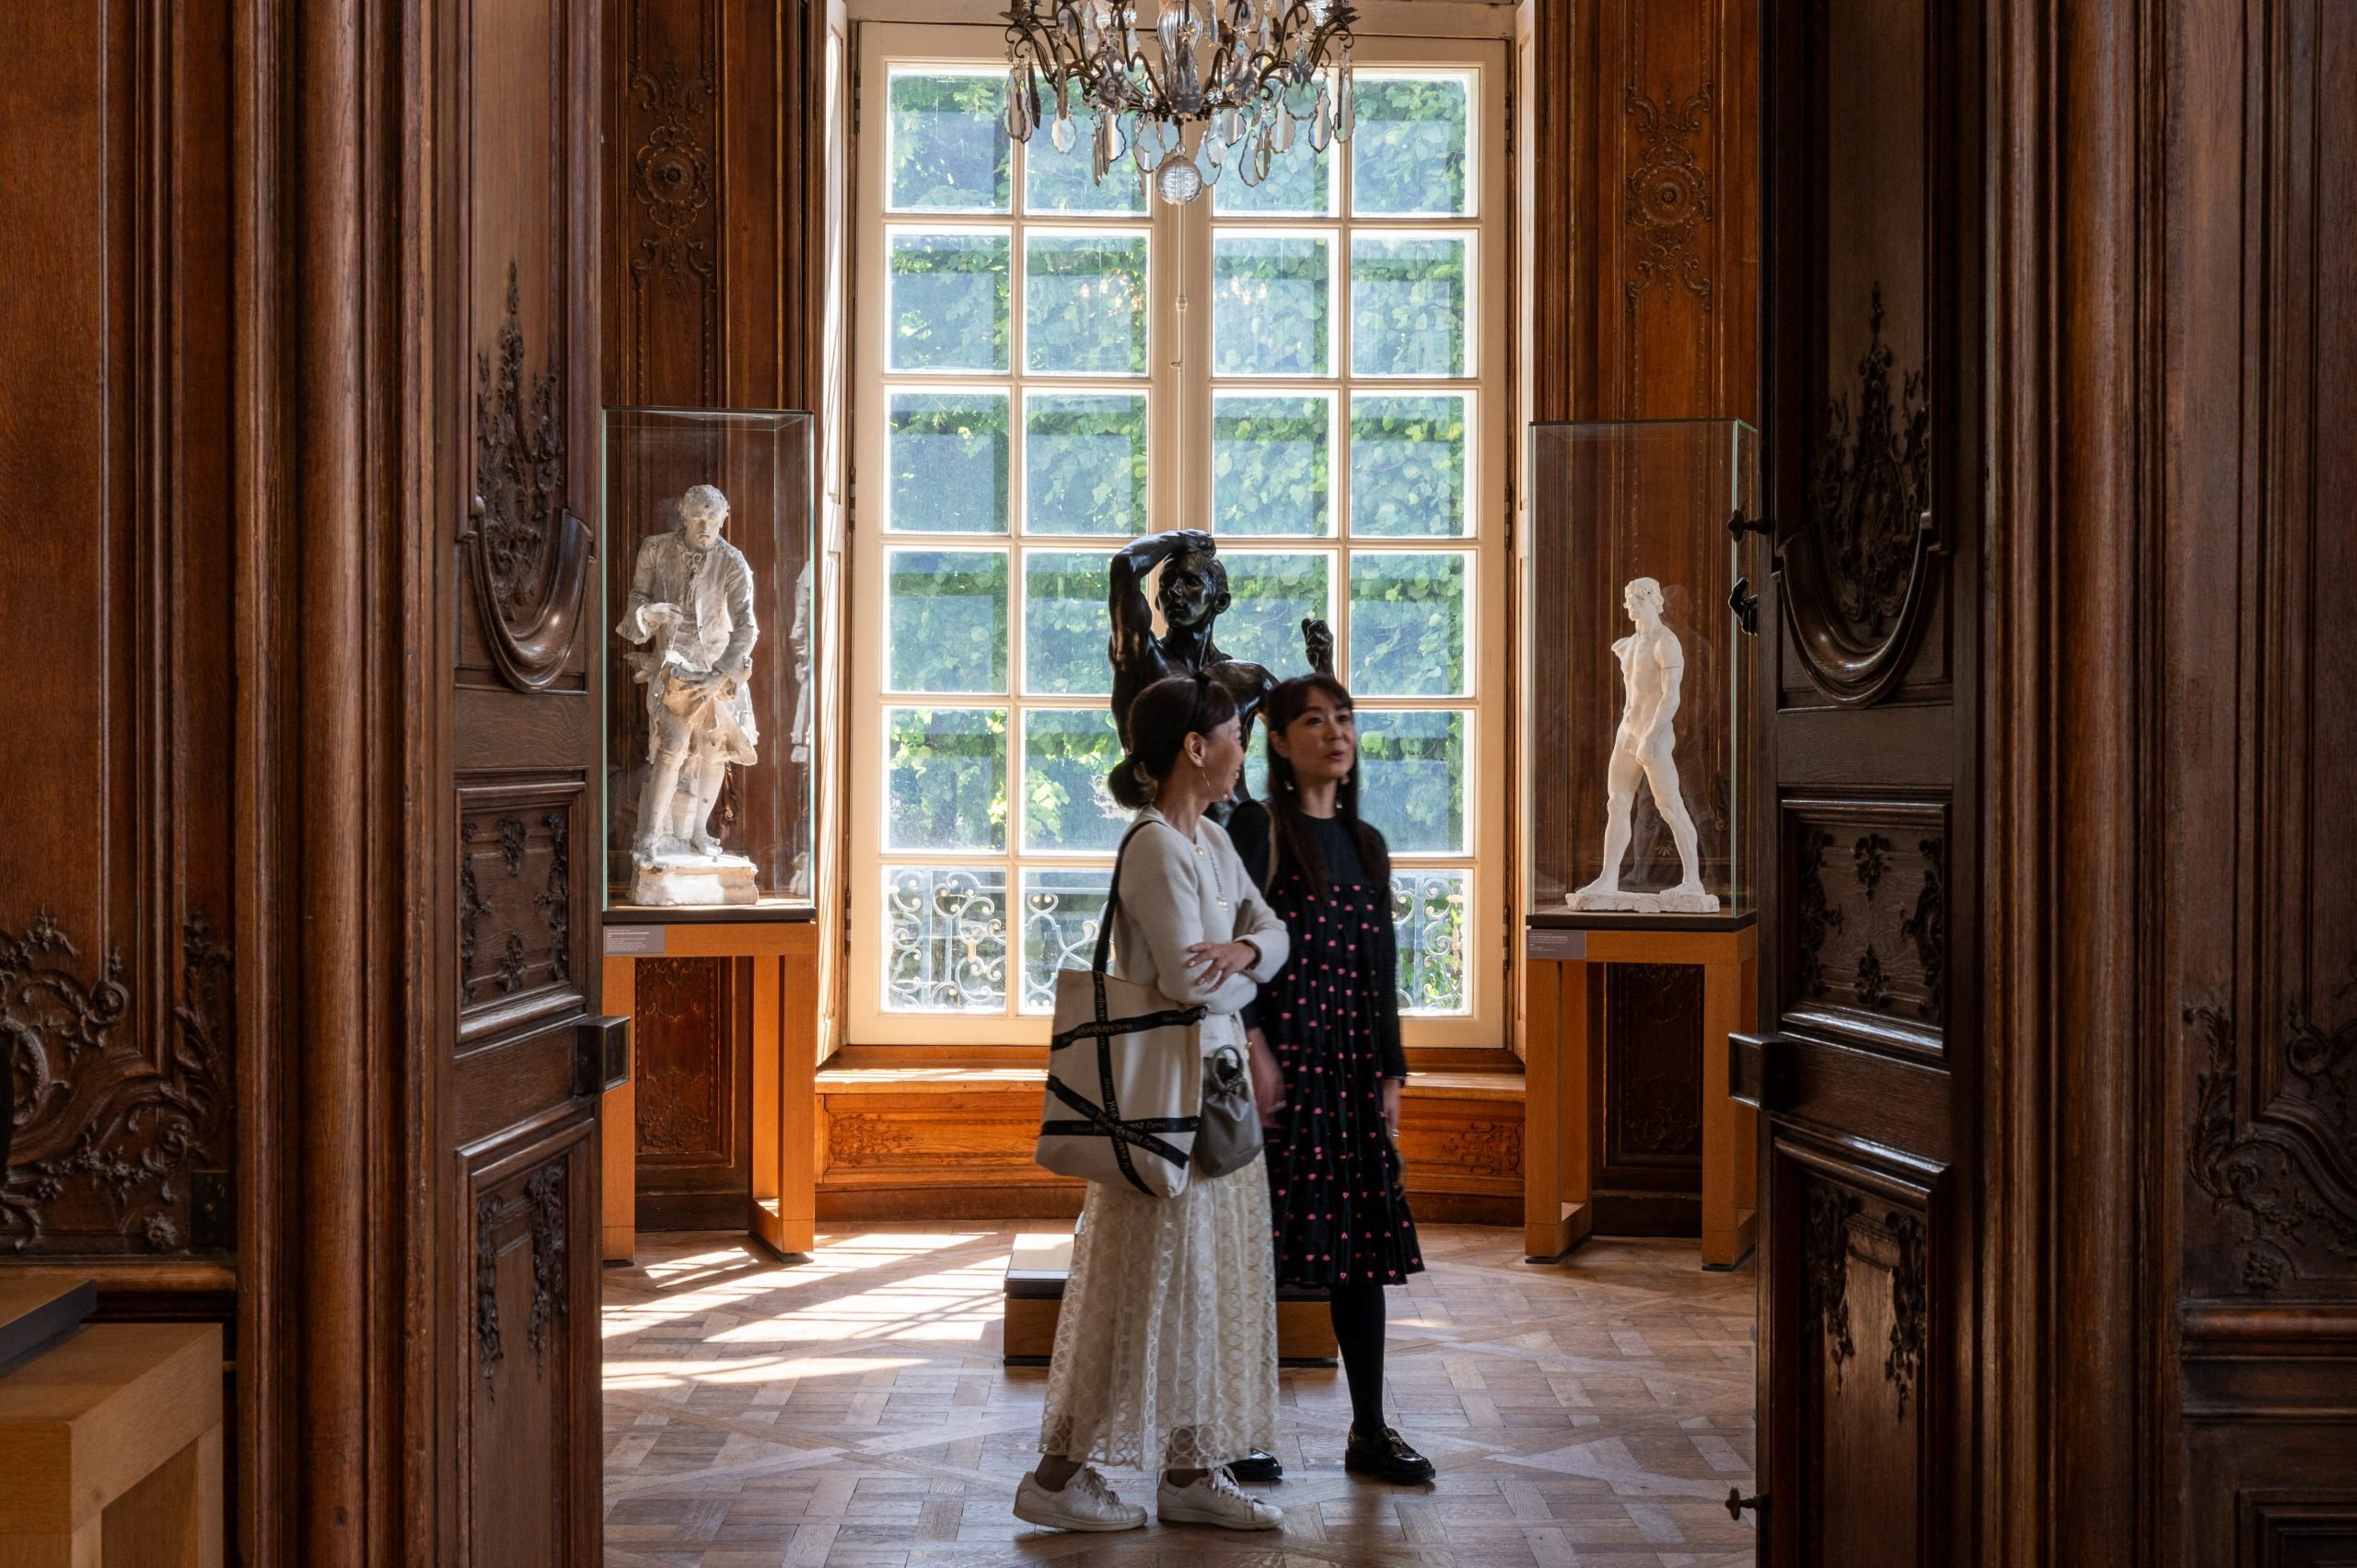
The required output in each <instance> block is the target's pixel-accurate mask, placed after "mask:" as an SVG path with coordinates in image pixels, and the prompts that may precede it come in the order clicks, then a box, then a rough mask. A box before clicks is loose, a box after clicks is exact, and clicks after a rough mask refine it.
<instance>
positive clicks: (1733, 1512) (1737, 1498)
mask: <svg viewBox="0 0 2357 1568" xmlns="http://www.w3.org/2000/svg"><path fill="white" fill-rule="evenodd" d="M1764 1501H1766V1499H1765V1497H1764V1496H1753V1497H1746V1496H1745V1495H1744V1494H1743V1489H1742V1488H1741V1487H1739V1486H1730V1487H1728V1488H1727V1517H1728V1518H1730V1519H1733V1520H1734V1521H1735V1522H1736V1523H1737V1524H1741V1523H1743V1511H1744V1510H1745V1509H1746V1508H1749V1509H1752V1510H1754V1511H1757V1510H1758V1509H1759V1504H1761V1503H1762V1502H1764Z"/></svg>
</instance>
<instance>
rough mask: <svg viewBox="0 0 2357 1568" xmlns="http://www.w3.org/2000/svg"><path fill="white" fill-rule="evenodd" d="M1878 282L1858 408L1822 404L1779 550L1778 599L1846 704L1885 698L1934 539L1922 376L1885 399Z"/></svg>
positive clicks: (1839, 401) (1914, 374)
mask: <svg viewBox="0 0 2357 1568" xmlns="http://www.w3.org/2000/svg"><path fill="white" fill-rule="evenodd" d="M1882 324H1883V305H1882V289H1881V287H1880V285H1876V287H1875V291H1874V303H1873V308H1872V315H1871V317H1870V327H1869V334H1870V335H1869V341H1868V343H1867V346H1866V351H1865V353H1864V354H1863V355H1861V356H1860V357H1859V360H1858V388H1857V391H1858V401H1857V410H1856V412H1855V413H1854V414H1852V410H1851V403H1850V394H1849V393H1848V392H1846V391H1844V392H1841V393H1839V394H1837V395H1836V396H1834V397H1833V398H1831V399H1829V401H1828V402H1827V404H1826V409H1825V424H1824V428H1823V431H1822V432H1821V434H1820V435H1819V436H1818V438H1817V447H1816V449H1815V451H1814V453H1813V454H1812V456H1811V459H1810V465H1809V479H1808V512H1807V515H1806V517H1805V518H1804V519H1803V521H1802V524H1801V526H1800V528H1798V530H1797V531H1795V532H1794V533H1793V534H1792V535H1791V536H1790V537H1788V538H1787V539H1786V540H1784V541H1783V547H1782V552H1781V553H1780V554H1779V556H1778V558H1777V559H1778V565H1777V567H1776V572H1777V574H1778V575H1779V576H1780V578H1781V579H1782V590H1783V591H1782V592H1781V593H1779V594H1778V595H1777V596H1776V598H1777V602H1778V603H1780V604H1782V606H1783V607H1784V619H1785V621H1786V623H1787V624H1788V625H1789V626H1790V627H1791V628H1792V632H1793V640H1794V644H1795V645H1797V646H1798V648H1799V650H1800V656H1801V662H1802V665H1803V666H1804V668H1806V669H1807V671H1808V675H1809V679H1811V680H1812V681H1813V682H1815V683H1816V685H1817V688H1818V690H1820V691H1823V692H1824V693H1825V694H1826V695H1827V696H1829V697H1830V698H1831V699H1833V701H1834V702H1835V703H1840V704H1841V705H1842V706H1845V707H1863V706H1864V705H1865V704H1867V703H1873V702H1875V701H1877V700H1879V699H1880V698H1882V697H1883V696H1885V695H1887V693H1888V692H1889V691H1890V690H1891V689H1892V688H1893V687H1894V686H1896V685H1897V684H1898V679H1899V677H1900V675H1901V674H1902V673H1903V672H1904V670H1905V668H1906V666H1907V656H1908V654H1909V653H1910V651H1911V650H1912V648H1913V646H1914V643H1915V638H1916V636H1917V634H1918V633H1920V632H1921V631H1922V626H1923V621H1924V619H1925V614H1926V611H1927V610H1928V609H1929V607H1930V603H1931V590H1932V578H1933V563H1934V561H1935V559H1936V558H1937V556H1938V553H1939V551H1940V535H1939V531H1938V528H1937V527H1936V526H1935V524H1934V522H1933V517H1932V471H1931V470H1932V455H1931V447H1932V436H1931V432H1932V413H1931V407H1930V405H1929V403H1928V402H1927V401H1925V400H1926V395H1927V394H1926V391H1925V376H1924V372H1923V371H1922V369H1921V368H1918V369H1914V370H1910V371H1908V372H1907V373H1906V375H1905V377H1904V378H1903V379H1902V380H1901V382H1900V385H1899V392H1898V397H1897V398H1896V399H1894V398H1893V396H1892V393H1891V370H1892V366H1893V355H1892V354H1891V350H1890V345H1889V344H1888V343H1885V342H1884V341H1883V336H1882Z"/></svg>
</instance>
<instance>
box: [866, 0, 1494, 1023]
mask: <svg viewBox="0 0 2357 1568" xmlns="http://www.w3.org/2000/svg"><path fill="white" fill-rule="evenodd" d="M871 34H872V35H873V36H871V37H870V39H869V41H868V43H867V45H866V49H865V57H864V60H863V75H862V85H861V90H860V101H861V105H862V109H861V124H860V127H859V136H860V159H861V166H862V169H863V180H862V184H863V190H862V208H863V222H862V225H861V229H860V235H861V242H862V243H861V255H860V261H859V262H858V273H857V277H858V279H859V281H860V284H861V285H862V295H861V303H860V321H861V331H860V334H859V339H858V352H859V355H860V359H859V366H860V374H859V377H858V378H859V380H860V382H861V385H862V388H863V391H862V394H861V400H860V403H859V407H858V410H857V430H856V435H855V439H856V450H857V452H858V461H857V469H856V472H855V478H854V489H853V523H854V528H855V530H856V533H855V539H856V550H857V554H856V557H855V563H854V575H855V592H856V594H857V602H858V606H859V610H858V614H857V618H856V621H855V622H854V625H853V636H852V643H853V660H854V675H853V679H854V681H855V683H856V689H857V690H858V691H860V693H861V696H862V701H861V702H860V703H859V704H858V711H857V712H856V714H855V715H854V717H855V723H854V733H853V744H854V746H855V747H856V748H857V750H856V752H855V754H854V763H853V807H854V810H853V846H852V847H853V965H852V985H853V995H852V997H851V999H850V1000H851V1017H852V1027H853V1039H854V1040H862V1041H869V1042H878V1043H881V1042H889V1041H895V1040H911V1041H940V1040H947V1039H953V1038H954V1039H964V1040H1003V1041H1016V1040H1036V1039H1039V1038H1043V1034H1044V1031H1043V1028H1042V1026H1041V1024H1040V1022H1039V1020H1040V1019H1041V1018H1043V1017H1044V1016H1045V1015H1046V1014H1047V1012H1048V1011H1049V1009H1050V1007H1051V1004H1052V1000H1053V990H1054V975H1055V972H1056V970H1058V969H1059V968H1061V967H1063V966H1066V965H1070V964H1076V963H1085V962H1086V955H1087V952H1088V949H1089V947H1090V946H1091V944H1092V943H1093V941H1094V938H1095V935H1096V931H1097V921H1098V917H1099V915H1100V913H1101V912H1102V909H1103V906H1104V900H1105V889H1106V886H1107V881H1108V877H1109V872H1110V868H1111V860H1112V853H1113V850H1114V848H1115V846H1116V845H1117V844H1118V842H1119V841H1120V835H1121V831H1122V829H1123V826H1124V823H1123V820H1122V819H1121V817H1120V814H1119V813H1118V812H1117V811H1116V810H1115V808H1114V807H1112V805H1111V803H1110V802H1109V800H1108V799H1107V798H1106V796H1105V794H1104V790H1103V785H1102V780H1103V778H1104V776H1105V774H1106V772H1108V770H1109V769H1110V768H1111V767H1112V765H1113V764H1114V763H1115V761H1118V760H1119V757H1120V747H1119V744H1118V742H1117V741H1116V739H1115V738H1114V731H1113V725H1112V720H1111V717H1110V714H1109V713H1108V711H1107V706H1106V704H1107V698H1108V693H1109V686H1110V670H1109V667H1108V665H1107V662H1106V636H1107V630H1108V614H1107V591H1108V566H1109V559H1110V557H1111V555H1112V553H1113V552H1114V551H1116V550H1118V549H1119V548H1120V545H1121V544H1122V543H1123V542H1124V541H1125V540H1129V539H1132V538H1135V537H1137V536H1139V535H1141V534H1144V533H1149V532H1156V531H1160V530H1162V529H1165V528H1180V527H1190V528H1206V527H1207V528H1210V530H1211V531H1212V532H1213V534H1214V536H1215V537H1216V538H1217V539H1218V540H1219V546H1220V557H1221V560H1222V561H1223V562H1224V563H1225V565H1226V569H1227V574H1228V580H1229V586H1230V589H1231V592H1232V595H1233V604H1232V606H1231V608H1230V609H1229V610H1228V611H1227V612H1226V613H1225V614H1224V615H1222V616H1221V618H1220V620H1219V622H1218V625H1217V628H1216V631H1215V638H1216V641H1217V643H1218V645H1219V646H1220V647H1221V648H1222V649H1223V651H1225V653H1226V654H1227V655H1229V656H1232V657H1236V658H1240V659H1248V660H1251V661H1254V662H1257V663H1260V664H1263V665H1266V666H1267V667H1268V668H1271V670H1273V671H1275V672H1276V673H1277V674H1279V675H1280V676H1283V675H1288V674H1294V673H1297V672H1299V671H1301V670H1302V669H1304V668H1306V660H1305V657H1304V655H1303V651H1302V645H1301V633H1300V626H1301V622H1302V621H1303V619H1304V618H1305V617H1310V616H1316V617H1321V618H1323V619H1326V620H1328V621H1330V622H1331V623H1332V625H1333V629H1334V633H1335V638H1336V656H1337V662H1338V667H1339V668H1340V669H1341V673H1342V675H1343V678H1344V679H1345V680H1346V681H1347V682H1348V683H1349V684H1350V686H1351V688H1352V690H1353V694H1354V696H1355V697H1356V699H1357V702H1358V704H1359V715H1360V728H1361V733H1362V737H1363V742H1362V744H1363V755H1364V764H1363V767H1364V772H1363V791H1362V798H1363V803H1364V809H1365V811H1366V814H1367V815H1368V816H1369V817H1370V818H1371V819H1373V820H1374V821H1375V822H1376V824H1377V825H1378V826H1380V827H1381V828H1382V830H1383V831H1384V832H1385V834H1386V836H1387V838H1388V839H1389V841H1390V843H1391V846H1392V850H1393V854H1394V856H1395V868H1394V886H1393V906H1394V914H1395V918H1396V920H1397V923H1398V928H1399V939H1400V944H1399V945H1400V972H1399V986H1400V993H1401V1001H1402V1003H1403V1005H1405V1006H1406V1007H1407V1008H1408V1009H1409V1011H1410V1012H1411V1015H1412V1016H1414V1018H1415V1019H1416V1022H1415V1023H1414V1024H1413V1025H1412V1026H1411V1039H1412V1038H1415V1037H1416V1036H1419V1035H1420V1036H1422V1038H1425V1039H1427V1040H1449V1041H1452V1042H1457V1041H1471V1040H1483V1039H1485V1038H1489V1037H1494V1036H1495V1035H1496V1034H1497V1033H1498V1030H1499V1028H1500V1019H1499V1017H1498V1013H1499V1009H1498V1008H1497V1005H1496V997H1495V994H1494V993H1495V991H1496V990H1497V984H1496V981H1497V975H1496V971H1497V970H1498V969H1499V968H1500V966H1501V959H1500V954H1501V952H1502V947H1501V946H1500V944H1501V942H1502V937H1503V933H1502V926H1503V909H1504V894H1505V889H1504V881H1503V869H1502V867H1501V866H1500V865H1499V858H1498V851H1499V846H1500V845H1502V843H1503V842H1504V834H1503V826H1504V823H1503V817H1504V800H1503V790H1502V781H1503V776H1504V768H1503V766H1502V763H1501V761H1500V758H1501V753H1502V747H1501V740H1502V738H1501V737H1500V736H1498V735H1497V734H1495V733H1493V728H1494V726H1500V725H1503V724H1504V714H1505V703H1504V692H1503V691H1501V690H1500V689H1499V687H1500V683H1501V681H1502V679H1503V669H1504V649H1503V648H1502V647H1501V646H1499V644H1500V643H1501V641H1502V637H1503V631H1504V628H1503V626H1502V624H1500V621H1499V614H1500V602H1499V601H1500V599H1501V597H1502V584H1503V578H1504V560H1503V540H1502V539H1501V538H1500V535H1501V533H1502V530H1503V518H1504V506H1503V501H1504V479H1505V476H1504V459H1503V456H1502V453H1503V450H1504V448H1503V446H1502V443H1501V440H1500V437H1501V436H1502V435H1503V434H1504V433H1503V432H1502V431H1501V430H1500V429H1499V428H1498V427H1497V426H1498V421H1499V420H1500V419H1502V417H1503V413H1502V404H1500V403H1498V402H1496V401H1493V398H1492V391H1491V389H1492V383H1493V380H1494V378H1495V377H1497V373H1498V370H1499V368H1500V367H1499V366H1497V365H1496V364H1495V360H1496V358H1497V357H1498V355H1499V354H1500V352H1501V350H1500V346H1499V343H1500V340H1499V338H1498V335H1497V334H1496V333H1495V332H1494V331H1492V330H1491V329H1490V328H1489V327H1487V326H1485V322H1488V321H1492V320H1493V319H1494V318H1495V317H1496V315H1497V313H1498V311H1499V309H1500V308H1502V306H1503V300H1502V299H1500V298H1499V297H1498V287H1499V285H1498V282H1497V271H1498V269H1497V266H1496V262H1497V261H1498V258H1497V257H1496V256H1494V255H1492V253H1491V252H1492V250H1494V249H1502V248H1503V238H1502V237H1501V236H1499V235H1497V234H1495V233H1493V232H1490V231H1485V228H1484V224H1485V223H1488V222H1493V221H1494V219H1495V217H1496V215H1497V210H1498V208H1499V206H1500V205H1502V203H1501V202H1500V200H1499V199H1498V198H1497V197H1496V195H1495V194H1494V193H1493V190H1492V180H1494V178H1495V176H1496V174H1497V172H1498V171H1497V169H1496V168H1495V160H1496V159H1497V157H1499V156H1500V150H1499V147H1498V145H1497V144H1498V141H1499V137H1498V136H1497V134H1495V133H1496V131H1497V129H1498V125H1497V122H1499V121H1502V118H1503V117H1502V115H1501V114H1500V112H1499V110H1500V106H1499V105H1498V104H1496V103H1494V102H1492V101H1490V100H1491V98H1492V95H1494V94H1495V93H1497V92H1499V91H1501V90H1502V83H1501V81H1500V77H1499V75H1498V72H1499V69H1500V65H1501V64H1502V62H1498V63H1493V62H1492V61H1491V60H1489V59H1488V58H1487V57H1486V56H1484V55H1483V54H1481V53H1480V52H1479V48H1480V46H1475V47H1474V48H1473V49H1472V50H1466V49H1464V47H1463V46H1454V47H1455V48H1456V49H1457V51H1458V52H1457V53H1456V54H1454V55H1449V56H1445V57H1440V58H1434V48H1433V47H1432V46H1429V45H1425V46H1420V47H1419V48H1417V49H1413V50H1408V49H1404V48H1403V49H1392V50H1387V49H1385V48H1384V47H1383V46H1382V45H1380V44H1379V43H1376V42H1374V41H1367V42H1363V44H1362V46H1361V49H1360V51H1359V64H1358V69H1357V78H1358V83H1357V100H1356V119H1357V125H1356V134H1355V135H1354V136H1353V140H1352V141H1351V142H1350V143H1349V144H1348V145H1333V146H1330V147H1328V148H1326V149H1324V150H1322V151H1320V150H1318V149H1315V148H1313V147H1311V146H1310V145H1309V144H1308V142H1307V139H1306V137H1304V138H1302V139H1301V140H1298V141H1297V142H1296V143H1295V146H1294V148H1293V149H1292V150H1291V151H1289V152H1287V153H1286V154H1284V155H1283V156H1281V157H1279V158H1278V159H1277V161H1276V164H1275V166H1274V167H1273V168H1272V169H1271V174H1270V176H1269V178H1268V179H1266V180H1262V181H1261V182H1260V184H1259V185H1258V186H1257V187H1247V186H1246V185H1244V184H1243V183H1242V182H1241V181H1240V180H1238V179H1237V176H1236V173H1235V171H1233V170H1230V171H1227V172H1226V176H1225V178H1224V179H1222V180H1219V181H1218V182H1217V183H1216V184H1215V185H1214V186H1213V190H1212V192H1210V194H1209V195H1208V196H1207V197H1206V198H1205V199H1203V200H1200V201H1198V202H1196V203H1192V204H1190V205H1189V206H1186V207H1182V208H1172V207H1169V206H1167V205H1166V204H1164V203H1159V202H1152V203H1150V202H1149V201H1148V200H1147V199H1146V197H1145V196H1144V192H1143V187H1142V183H1141V181H1140V180H1137V179H1136V178H1135V177H1134V169H1133V168H1132V166H1128V165H1124V166H1122V168H1123V169H1124V170H1125V171H1127V172H1129V173H1130V174H1131V176H1132V177H1131V178H1128V179H1120V178H1109V179H1108V180H1107V181H1106V182H1105V183H1103V184H1102V185H1099V184H1096V183H1094V182H1092V180H1090V178H1089V169H1088V164H1087V154H1088V142H1087V138H1086V135H1080V136H1075V137H1074V138H1072V145H1071V147H1070V149H1069V150H1061V149H1059V148H1058V147H1057V146H1056V145H1054V138H1053V136H1052V135H1051V133H1050V132H1048V131H1045V130H1043V131H1042V132H1040V133H1039V134H1038V135H1036V136H1035V137H1034V138H1033V139H1032V140H1031V141H1030V142H1029V143H1028V145H1018V144H1016V143H1014V142H1013V141H1012V140H1011V139H1010V138H1009V137H1008V135H1007V134H1006V131H1005V127H1004V117H1003V105H1004V97H1003V95H1004V85H1003V84H1004V67H1003V65H998V64H993V54H994V49H995V42H996V39H997V35H996V34H994V33H985V32H980V31H973V30H970V29H946V28H945V29H888V28H878V29H871ZM1395 57H1396V58H1395ZM1248 779H1249V780H1250V781H1251V782H1252V784H1253V785H1254V787H1255V788H1256V790H1257V789H1258V788H1259V779H1260V747H1259V745H1258V742H1257V738H1256V742H1255V745H1254V748H1253V760H1252V761H1251V762H1250V763H1249V764H1248ZM946 1018H947V1019H954V1020H955V1024H954V1027H946V1026H945V1019H946ZM1490 1042H1491V1043H1494V1040H1493V1039H1490Z"/></svg>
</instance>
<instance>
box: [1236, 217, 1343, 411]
mask: <svg viewBox="0 0 2357 1568" xmlns="http://www.w3.org/2000/svg"><path fill="white" fill-rule="evenodd" d="M1331 253H1332V250H1331V246H1330V243H1329V241H1327V240H1324V239H1311V238H1296V237H1292V236H1283V235H1274V236H1263V235H1254V234H1223V235H1220V236H1218V237H1217V238H1214V239H1213V243H1212V368H1213V371H1215V372H1216V373H1217V374H1219V375H1222V376H1323V375H1324V374H1326V354H1327V344H1326V339H1327V323H1326V295H1327V290H1328V288H1329V275H1330V258H1331Z"/></svg>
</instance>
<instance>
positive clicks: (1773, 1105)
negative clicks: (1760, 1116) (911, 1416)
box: [1727, 1034, 1794, 1110]
mask: <svg viewBox="0 0 2357 1568" xmlns="http://www.w3.org/2000/svg"><path fill="white" fill-rule="evenodd" d="M1792 1080H1793V1073H1792V1052H1791V1051H1789V1050H1786V1049H1784V1045H1783V1042H1782V1040H1778V1039H1777V1038H1776V1037H1775V1036H1774V1035H1744V1034H1731V1035H1729V1036H1727V1098H1729V1099H1731V1100H1734V1101H1736V1103H1737V1104H1739V1105H1747V1106H1749V1107H1751V1109H1754V1110H1788V1109H1791V1108H1792V1104H1793V1100H1794V1093H1793V1081H1792Z"/></svg>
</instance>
